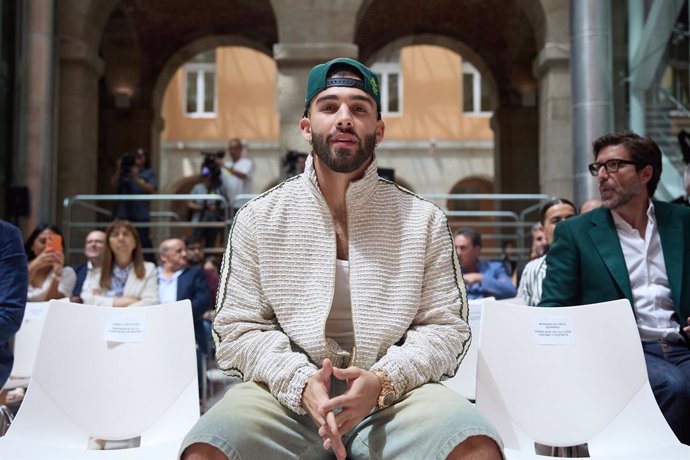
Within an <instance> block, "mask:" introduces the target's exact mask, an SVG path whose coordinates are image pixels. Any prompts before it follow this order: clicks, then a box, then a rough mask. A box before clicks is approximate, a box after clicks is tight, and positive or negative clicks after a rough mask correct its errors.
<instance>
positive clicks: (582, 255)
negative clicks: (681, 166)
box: [539, 131, 690, 444]
mask: <svg viewBox="0 0 690 460" xmlns="http://www.w3.org/2000/svg"><path fill="white" fill-rule="evenodd" d="M593 150H594V158H595V162H594V163H592V164H591V165H589V171H590V173H591V174H592V175H593V176H595V177H596V178H597V182H598V184H599V192H600V194H601V200H602V203H603V205H602V207H601V208H599V209H596V210H593V211H590V212H588V213H585V214H583V215H580V216H578V217H573V218H572V219H568V220H567V221H564V222H561V223H560V224H559V225H558V226H557V227H556V232H555V235H554V242H553V244H552V245H551V248H550V249H549V252H548V254H547V258H546V263H547V270H546V278H545V279H544V283H543V286H542V289H543V295H542V300H541V303H540V304H539V306H541V307H560V306H570V305H583V304H590V303H597V302H604V301H608V300H615V299H622V298H627V299H628V300H629V301H630V304H631V305H632V306H633V311H634V313H635V318H636V320H637V325H638V330H639V332H640V338H641V340H642V347H643V350H644V353H645V361H646V363H647V373H648V375H649V381H650V384H651V387H652V390H653V391H654V395H655V397H656V399H657V402H658V404H659V407H660V408H661V410H662V412H663V413H664V416H665V417H666V420H667V421H668V423H669V425H670V426H671V428H672V429H673V431H674V432H675V433H676V436H678V438H679V439H680V440H681V442H683V443H685V444H690V342H689V341H688V334H689V333H690V240H689V238H690V208H687V207H683V206H679V205H674V204H669V203H662V202H659V201H655V200H652V199H651V197H652V196H653V195H654V191H655V190H656V186H657V184H658V183H659V179H660V177H661V151H660V150H659V147H658V146H657V144H656V143H655V142H654V141H653V140H652V139H651V138H649V137H641V136H638V135H637V134H634V133H631V132H627V131H625V132H620V133H615V134H607V135H604V136H602V137H600V138H599V139H597V140H596V141H595V142H594V144H593ZM612 327H613V325H612Z"/></svg>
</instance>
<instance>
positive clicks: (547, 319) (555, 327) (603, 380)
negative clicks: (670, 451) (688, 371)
mask: <svg viewBox="0 0 690 460" xmlns="http://www.w3.org/2000/svg"><path fill="white" fill-rule="evenodd" d="M478 351H479V357H478V368H477V407H478V409H479V410H480V411H481V412H482V413H484V414H485V415H486V416H487V417H488V418H489V419H490V420H491V422H492V423H493V424H494V425H495V426H496V429H497V430H498V431H499V433H500V434H501V436H502V438H503V440H504V442H505V445H506V447H508V448H511V449H517V450H521V451H529V452H531V453H534V442H538V443H540V444H545V445H549V446H574V445H578V444H584V443H588V444H589V452H590V455H592V456H596V455H601V454H602V453H605V452H616V451H617V450H616V449H619V448H620V447H621V446H622V445H625V446H626V447H627V448H629V449H635V448H637V447H640V448H642V447H648V446H649V443H650V442H658V443H660V444H664V443H675V444H678V441H677V439H676V438H675V436H674V435H673V432H672V431H671V429H670V428H669V427H668V425H667V424H666V421H665V420H664V418H663V415H662V414H661V411H660V410H659V408H658V406H657V404H656V401H655V400H654V397H653V394H652V392H651V388H650V387H649V381H648V378H647V371H646V365H645V361H644V355H643V352H642V346H641V342H640V336H639V333H638V331H637V325H636V322H635V318H634V315H633V312H632V308H631V307H630V304H629V302H628V301H627V300H625V299H623V300H616V301H612V302H603V303H598V304H592V305H583V306H575V307H563V308H535V307H527V306H522V305H511V304H508V303H505V302H493V301H489V302H485V304H484V308H483V312H482V326H481V335H480V339H479V350H478ZM636 433H639V435H637V434H636Z"/></svg>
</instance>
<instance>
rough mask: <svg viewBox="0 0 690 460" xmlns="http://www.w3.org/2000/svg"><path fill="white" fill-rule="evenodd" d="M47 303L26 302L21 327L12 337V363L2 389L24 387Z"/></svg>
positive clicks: (32, 366)
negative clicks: (7, 378) (8, 377)
mask: <svg viewBox="0 0 690 460" xmlns="http://www.w3.org/2000/svg"><path fill="white" fill-rule="evenodd" d="M48 305H49V302H27V303H26V308H25V309H24V319H23V320H22V325H21V326H20V328H19V330H18V331H17V333H16V334H15V336H14V363H13V364H12V371H11V372H10V379H9V380H8V381H7V382H6V383H5V385H4V386H3V389H11V388H17V387H26V386H27V385H29V380H30V378H31V374H32V372H33V369H34V363H35V362H36V354H37V353H38V344H39V342H40V341H41V334H42V333H43V325H44V324H45V319H46V315H47V314H48Z"/></svg>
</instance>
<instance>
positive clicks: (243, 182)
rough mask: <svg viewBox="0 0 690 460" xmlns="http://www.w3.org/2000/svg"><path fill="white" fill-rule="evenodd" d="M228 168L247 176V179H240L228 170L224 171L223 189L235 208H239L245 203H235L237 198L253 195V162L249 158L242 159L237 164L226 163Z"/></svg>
mask: <svg viewBox="0 0 690 460" xmlns="http://www.w3.org/2000/svg"><path fill="white" fill-rule="evenodd" d="M225 167H226V168H232V169H234V170H237V171H239V172H241V173H242V174H245V175H246V176H247V177H246V178H244V179H240V178H239V177H237V176H236V175H234V174H230V172H229V171H228V170H227V169H223V176H222V179H223V189H224V190H225V198H227V200H228V203H230V206H231V207H233V208H239V207H240V206H241V205H242V204H244V203H235V202H234V201H235V197H236V196H237V195H241V194H250V193H252V169H253V166H252V161H251V160H250V159H249V158H245V157H242V158H240V159H239V160H237V161H236V162H234V163H233V162H232V161H229V162H226V163H225Z"/></svg>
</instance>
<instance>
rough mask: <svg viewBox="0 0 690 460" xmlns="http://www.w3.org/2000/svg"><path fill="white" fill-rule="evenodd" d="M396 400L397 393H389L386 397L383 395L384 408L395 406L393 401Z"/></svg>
mask: <svg viewBox="0 0 690 460" xmlns="http://www.w3.org/2000/svg"><path fill="white" fill-rule="evenodd" d="M394 399H395V393H394V392H392V391H391V392H388V393H386V394H385V395H383V406H384V407H388V406H390V405H391V404H393V401H394Z"/></svg>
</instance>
